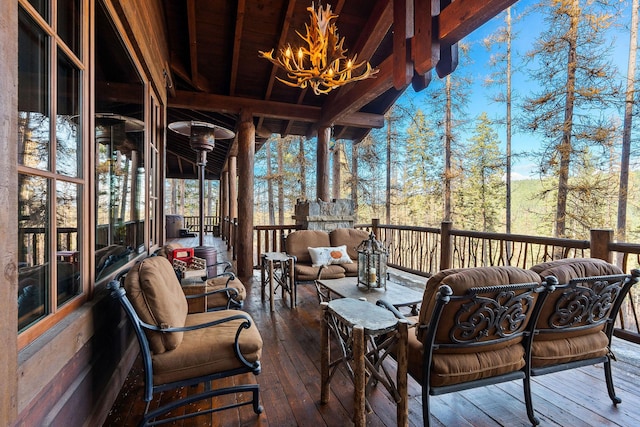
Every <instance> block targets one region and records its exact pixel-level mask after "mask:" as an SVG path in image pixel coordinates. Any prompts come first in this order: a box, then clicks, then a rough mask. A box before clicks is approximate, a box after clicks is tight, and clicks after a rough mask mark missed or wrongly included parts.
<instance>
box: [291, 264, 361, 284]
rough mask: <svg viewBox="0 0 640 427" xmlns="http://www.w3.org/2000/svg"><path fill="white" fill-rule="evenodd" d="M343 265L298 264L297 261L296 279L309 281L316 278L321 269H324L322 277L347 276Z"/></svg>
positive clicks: (339, 277)
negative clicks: (314, 265) (313, 265)
mask: <svg viewBox="0 0 640 427" xmlns="http://www.w3.org/2000/svg"><path fill="white" fill-rule="evenodd" d="M343 265H348V264H342V265H328V266H326V267H312V266H310V265H304V264H298V263H296V267H295V279H296V281H302V282H305V281H309V280H316V279H317V278H318V273H319V272H320V269H322V274H321V275H320V278H322V279H341V278H343V277H344V276H345V274H344V268H342V266H343Z"/></svg>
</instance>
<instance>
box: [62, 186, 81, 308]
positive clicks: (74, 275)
mask: <svg viewBox="0 0 640 427" xmlns="http://www.w3.org/2000/svg"><path fill="white" fill-rule="evenodd" d="M56 187H57V188H56V226H57V231H58V237H57V252H56V257H57V260H58V262H57V267H58V281H57V284H58V307H59V306H61V305H62V304H64V303H65V302H66V301H68V300H70V299H71V298H73V297H74V296H76V295H78V294H79V293H80V291H81V287H80V283H81V282H80V253H79V252H78V248H79V241H78V224H79V223H80V219H79V218H80V215H81V210H80V206H82V204H81V203H80V199H79V195H80V194H81V193H80V187H79V186H78V185H77V184H73V183H70V182H64V181H58V182H57V184H56Z"/></svg>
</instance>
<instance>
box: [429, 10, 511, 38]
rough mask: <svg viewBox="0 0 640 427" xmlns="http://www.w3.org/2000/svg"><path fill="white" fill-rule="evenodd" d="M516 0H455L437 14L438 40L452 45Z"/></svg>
mask: <svg viewBox="0 0 640 427" xmlns="http://www.w3.org/2000/svg"><path fill="white" fill-rule="evenodd" d="M516 1H517V0H485V1H478V0H456V1H454V2H452V3H451V4H450V5H448V6H447V7H445V8H443V9H442V11H441V12H440V15H439V16H438V23H439V25H438V28H439V31H438V40H440V43H441V45H453V44H455V43H457V42H459V41H460V40H462V39H463V38H464V37H466V36H467V35H469V34H471V33H472V32H473V31H474V30H476V29H477V28H478V27H480V26H481V25H482V24H484V23H485V22H487V21H489V20H490V19H492V18H493V17H494V16H496V15H497V14H498V13H500V12H502V11H503V10H505V9H506V8H507V7H509V6H511V5H512V4H514V3H515V2H516Z"/></svg>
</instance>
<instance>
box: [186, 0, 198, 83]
mask: <svg viewBox="0 0 640 427" xmlns="http://www.w3.org/2000/svg"><path fill="white" fill-rule="evenodd" d="M196 19H197V18H196V0H187V28H188V29H189V59H190V64H191V81H192V82H193V83H194V84H195V85H196V86H198V80H199V78H198V32H197V22H196Z"/></svg>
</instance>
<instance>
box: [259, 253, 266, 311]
mask: <svg viewBox="0 0 640 427" xmlns="http://www.w3.org/2000/svg"><path fill="white" fill-rule="evenodd" d="M261 261H262V263H261V264H260V278H261V279H262V280H261V281H260V298H261V300H262V302H264V288H265V287H266V286H267V282H265V279H266V277H265V276H266V274H265V271H264V269H265V268H267V265H266V263H267V260H265V259H264V255H262V260H261Z"/></svg>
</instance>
